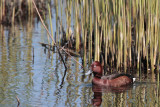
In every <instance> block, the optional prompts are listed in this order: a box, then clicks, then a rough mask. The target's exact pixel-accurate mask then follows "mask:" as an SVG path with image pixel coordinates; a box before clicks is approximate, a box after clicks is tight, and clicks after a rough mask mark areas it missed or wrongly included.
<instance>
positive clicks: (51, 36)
mask: <svg viewBox="0 0 160 107" xmlns="http://www.w3.org/2000/svg"><path fill="white" fill-rule="evenodd" d="M32 2H33V5H34V7H35V8H36V11H37V13H38V16H39V18H40V20H41V22H42V25H43V26H44V28H45V29H46V31H47V33H48V35H49V36H50V38H51V39H52V41H53V44H54V46H56V47H57V49H58V51H59V49H62V50H63V51H64V52H65V53H66V54H68V55H69V56H70V57H71V58H72V59H73V60H74V61H75V62H77V63H78V64H79V65H80V66H81V67H82V68H83V66H82V65H81V64H80V63H79V62H78V61H77V60H76V59H74V58H73V57H72V56H71V55H70V54H69V53H68V52H67V51H65V49H64V48H63V47H62V48H61V47H60V46H59V47H58V46H57V45H56V43H55V41H54V39H53V37H52V36H51V34H50V33H49V30H48V29H47V27H46V25H45V24H44V21H43V19H42V17H41V15H40V13H39V11H38V9H37V6H36V4H35V2H34V0H32ZM59 54H60V53H59ZM60 55H61V54H60ZM61 56H62V55H61ZM61 58H62V57H61ZM62 61H63V60H62ZM63 63H64V62H63ZM64 65H65V63H64ZM65 67H66V66H65Z"/></svg>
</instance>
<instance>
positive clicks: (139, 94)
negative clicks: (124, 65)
mask: <svg viewBox="0 0 160 107" xmlns="http://www.w3.org/2000/svg"><path fill="white" fill-rule="evenodd" d="M59 13H60V12H59ZM46 19H47V22H49V17H46ZM64 19H65V18H64ZM52 21H53V29H54V31H53V32H56V21H55V14H54V15H53V19H52ZM71 23H72V22H71ZM46 35H47V33H46V31H45V29H44V28H43V26H42V24H41V22H39V21H37V19H33V20H32V21H31V22H28V23H26V24H25V25H23V24H20V25H12V26H9V27H5V26H3V25H0V107H16V106H17V104H18V101H17V99H19V101H20V105H19V106H20V107H92V106H93V103H99V105H100V106H101V107H108V106H110V107H152V106H154V107H159V106H160V103H159V102H160V88H159V82H157V76H159V74H154V73H151V74H147V75H143V76H141V78H140V76H139V75H138V74H135V75H134V76H135V77H136V78H137V80H136V82H135V83H134V84H133V86H131V87H124V88H123V89H108V88H103V87H94V86H92V84H91V81H92V76H84V71H83V69H81V67H80V66H79V64H77V63H76V62H75V61H74V60H73V59H72V58H71V57H69V56H67V55H65V54H62V55H63V58H64V60H65V63H66V65H67V67H68V69H67V70H65V67H64V65H63V63H62V61H61V58H60V56H59V54H58V53H57V52H51V51H48V50H47V49H45V48H44V47H43V46H42V45H41V44H40V43H46V44H48V37H47V36H46ZM74 58H75V59H76V60H77V61H78V62H80V63H82V58H81V57H74ZM85 65H86V68H85V69H89V67H88V66H89V65H88V64H87V63H86V64H85ZM150 72H151V71H150ZM143 77H145V78H143ZM16 97H17V98H16Z"/></svg>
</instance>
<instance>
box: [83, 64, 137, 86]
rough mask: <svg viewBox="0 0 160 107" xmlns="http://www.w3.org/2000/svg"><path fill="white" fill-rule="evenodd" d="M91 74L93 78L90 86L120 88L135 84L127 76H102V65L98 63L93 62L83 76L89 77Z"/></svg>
mask: <svg viewBox="0 0 160 107" xmlns="http://www.w3.org/2000/svg"><path fill="white" fill-rule="evenodd" d="M91 73H93V75H94V77H93V79H92V84H94V85H101V86H106V87H122V86H127V85H131V84H133V83H134V82H135V80H136V78H134V77H133V76H132V75H129V74H124V73H122V74H118V73H117V74H111V75H109V76H103V70H102V65H101V63H100V62H99V61H94V62H93V63H92V64H91V66H90V70H89V71H88V72H87V73H85V75H89V74H91Z"/></svg>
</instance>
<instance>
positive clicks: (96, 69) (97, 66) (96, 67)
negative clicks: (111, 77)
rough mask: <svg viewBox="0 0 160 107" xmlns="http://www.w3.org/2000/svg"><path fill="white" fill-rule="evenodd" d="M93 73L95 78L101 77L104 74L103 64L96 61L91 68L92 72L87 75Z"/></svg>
mask: <svg viewBox="0 0 160 107" xmlns="http://www.w3.org/2000/svg"><path fill="white" fill-rule="evenodd" d="M91 73H93V74H94V76H95V77H101V76H102V74H103V72H102V66H101V63H100V62H98V61H94V62H93V63H92V64H91V66H90V70H89V71H88V72H87V73H86V75H89V74H91Z"/></svg>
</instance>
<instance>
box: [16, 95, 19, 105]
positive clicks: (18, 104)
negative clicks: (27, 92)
mask: <svg viewBox="0 0 160 107" xmlns="http://www.w3.org/2000/svg"><path fill="white" fill-rule="evenodd" d="M16 99H17V102H18V104H17V107H19V105H20V100H19V98H18V97H17V96H16Z"/></svg>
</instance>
